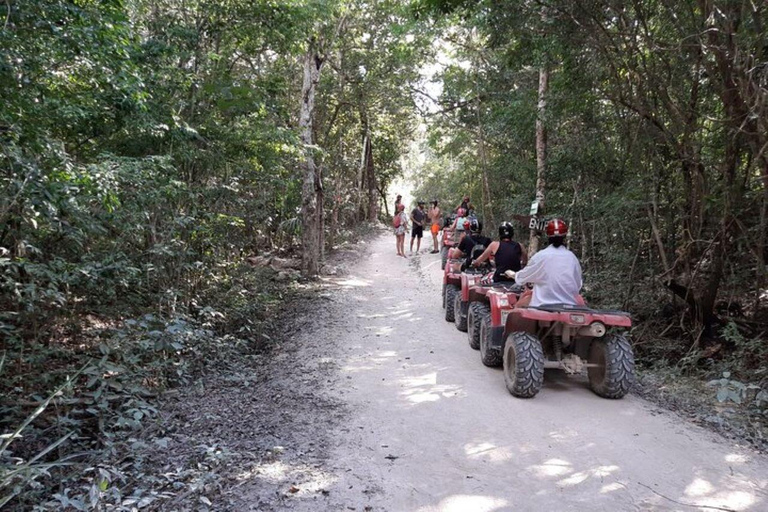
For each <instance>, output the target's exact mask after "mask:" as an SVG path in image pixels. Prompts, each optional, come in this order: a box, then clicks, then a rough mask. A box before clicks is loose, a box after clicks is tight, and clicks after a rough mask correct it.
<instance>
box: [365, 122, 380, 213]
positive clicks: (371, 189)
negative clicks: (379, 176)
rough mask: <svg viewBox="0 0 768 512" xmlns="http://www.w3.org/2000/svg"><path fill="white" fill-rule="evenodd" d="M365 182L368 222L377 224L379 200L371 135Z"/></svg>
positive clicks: (366, 159) (366, 156)
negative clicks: (366, 183) (366, 185)
mask: <svg viewBox="0 0 768 512" xmlns="http://www.w3.org/2000/svg"><path fill="white" fill-rule="evenodd" d="M365 180H366V181H367V182H368V221H369V222H376V217H377V216H378V214H379V200H378V198H377V197H376V174H375V173H374V167H373V147H372V146H371V135H370V133H369V134H367V135H366V137H365Z"/></svg>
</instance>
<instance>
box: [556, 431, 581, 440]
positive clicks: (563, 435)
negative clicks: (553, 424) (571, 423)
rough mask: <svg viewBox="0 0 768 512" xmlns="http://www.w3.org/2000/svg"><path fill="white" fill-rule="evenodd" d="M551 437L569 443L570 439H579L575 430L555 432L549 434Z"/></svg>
mask: <svg viewBox="0 0 768 512" xmlns="http://www.w3.org/2000/svg"><path fill="white" fill-rule="evenodd" d="M549 437H550V438H551V439H554V440H556V441H567V440H568V439H573V438H575V437H579V433H578V431H576V430H574V429H567V430H555V431H553V432H550V433H549Z"/></svg>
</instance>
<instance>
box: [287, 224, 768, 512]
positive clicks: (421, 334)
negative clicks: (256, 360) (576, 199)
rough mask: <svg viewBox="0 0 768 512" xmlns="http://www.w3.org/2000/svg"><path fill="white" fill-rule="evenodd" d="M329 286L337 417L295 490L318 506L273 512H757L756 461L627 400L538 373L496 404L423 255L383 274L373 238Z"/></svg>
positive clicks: (760, 459)
mask: <svg viewBox="0 0 768 512" xmlns="http://www.w3.org/2000/svg"><path fill="white" fill-rule="evenodd" d="M338 284H339V285H340V286H342V287H343V292H342V294H343V295H344V298H342V299H341V300H340V305H341V306H342V307H340V308H338V310H337V311H333V310H329V311H328V312H327V314H328V315H330V316H333V317H334V318H333V320H334V321H335V322H336V327H335V332H336V333H337V346H338V347H339V349H338V350H337V353H338V354H339V355H337V356H336V357H338V358H339V361H338V363H339V372H340V375H339V376H338V378H337V379H334V384H333V385H332V388H333V389H332V390H331V391H329V393H331V394H332V395H334V396H335V398H336V399H341V400H342V401H343V402H345V403H346V404H348V407H349V410H350V411H351V414H350V417H349V420H348V421H346V422H344V424H343V426H341V427H339V429H338V431H336V432H333V433H332V435H331V439H332V441H331V444H332V450H331V455H330V460H329V461H328V464H327V467H328V471H326V472H324V473H323V474H322V475H321V476H319V477H318V481H316V482H314V483H313V482H304V483H303V484H302V486H301V487H302V489H303V488H307V489H311V488H315V489H318V488H322V489H323V490H324V492H323V495H322V496H318V493H317V492H314V493H307V494H304V493H303V492H298V493H296V495H295V496H292V497H291V499H290V500H288V501H287V502H285V507H286V508H291V509H303V510H346V509H350V510H390V511H419V512H427V511H502V510H505V511H506V510H516V511H519V510H537V511H538V510H611V511H615V510H695V509H696V508H699V507H701V509H702V510H714V508H707V507H722V508H724V509H731V510H768V459H766V458H765V457H764V456H761V455H758V454H755V453H753V452H750V451H749V450H746V449H741V448H738V447H736V446H732V445H731V444H730V443H729V442H727V441H725V440H723V439H722V438H719V437H716V436H715V435H712V434H710V433H708V432H707V431H705V430H704V429H702V428H698V427H696V426H693V425H691V424H689V423H687V422H685V421H683V420H682V419H680V418H679V417H677V416H675V415H674V414H671V413H668V412H662V411H659V410H658V409H657V408H656V407H654V406H653V405H651V404H649V403H648V402H645V401H644V400H642V399H640V398H637V397H635V396H629V397H627V398H625V399H623V400H619V401H611V400H605V399H601V398H599V397H597V396H596V395H594V394H592V393H591V392H590V391H589V389H588V388H587V386H586V382H585V379H583V378H572V377H570V378H569V377H566V376H564V375H563V374H561V373H559V372H553V371H548V373H547V375H546V381H545V385H544V388H543V390H542V391H541V393H539V395H538V396H537V397H536V398H534V399H532V400H521V399H516V398H514V397H512V396H511V395H509V394H508V393H507V391H506V389H505V387H504V382H503V377H502V375H501V371H500V370H498V369H490V368H486V367H484V366H483V365H482V364H481V363H480V356H479V353H478V352H477V351H475V350H472V349H471V348H470V347H469V345H468V342H467V336H466V334H465V333H461V332H459V331H458V330H456V329H455V327H454V326H453V324H449V323H447V322H446V321H445V320H444V319H443V310H442V309H441V301H440V289H441V271H440V262H439V255H430V254H421V255H419V256H415V257H413V258H410V259H408V260H405V259H403V258H398V257H397V256H395V254H394V240H393V237H391V236H381V237H380V238H378V239H376V240H375V241H374V242H373V243H372V247H371V251H370V253H369V255H368V256H367V257H366V258H363V259H362V260H361V261H360V262H359V263H358V264H357V265H356V266H355V267H354V268H353V269H352V270H351V274H350V275H347V276H345V277H343V278H340V279H339V280H338ZM329 319H330V318H329ZM307 357H318V354H317V353H314V354H307Z"/></svg>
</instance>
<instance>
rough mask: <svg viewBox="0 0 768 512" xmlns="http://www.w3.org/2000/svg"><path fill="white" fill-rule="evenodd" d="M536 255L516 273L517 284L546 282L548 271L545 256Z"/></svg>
mask: <svg viewBox="0 0 768 512" xmlns="http://www.w3.org/2000/svg"><path fill="white" fill-rule="evenodd" d="M536 256H537V255H534V256H533V258H531V261H529V262H528V265H526V267H525V268H524V269H522V270H520V271H519V272H517V273H516V274H515V282H516V283H517V284H526V283H531V284H540V283H543V282H545V280H546V278H547V273H546V271H545V269H544V258H537V257H536Z"/></svg>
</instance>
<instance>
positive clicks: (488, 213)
mask: <svg viewBox="0 0 768 512" xmlns="http://www.w3.org/2000/svg"><path fill="white" fill-rule="evenodd" d="M475 95H476V96H477V98H478V100H477V110H476V114H477V135H478V148H477V149H478V153H479V156H480V166H481V172H480V179H481V181H482V183H481V188H482V191H483V204H482V207H483V217H485V219H484V220H485V224H486V226H487V227H492V226H496V219H495V218H494V216H493V205H492V204H491V186H490V184H489V182H488V155H487V154H486V152H485V131H484V130H483V117H482V112H481V109H482V102H481V101H480V89H479V87H478V84H477V80H476V81H475Z"/></svg>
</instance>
